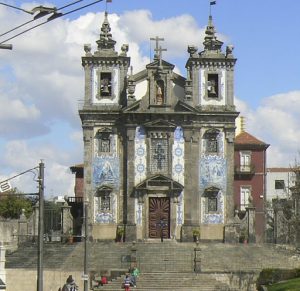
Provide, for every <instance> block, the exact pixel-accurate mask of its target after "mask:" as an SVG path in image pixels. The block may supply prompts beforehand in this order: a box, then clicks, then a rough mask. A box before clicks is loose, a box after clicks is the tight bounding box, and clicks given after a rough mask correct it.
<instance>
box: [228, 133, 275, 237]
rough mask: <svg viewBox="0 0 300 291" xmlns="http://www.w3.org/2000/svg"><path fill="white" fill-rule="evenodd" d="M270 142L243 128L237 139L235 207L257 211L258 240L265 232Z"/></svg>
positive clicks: (256, 227)
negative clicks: (267, 142)
mask: <svg viewBox="0 0 300 291" xmlns="http://www.w3.org/2000/svg"><path fill="white" fill-rule="evenodd" d="M268 147H269V145H268V144H266V143H264V142H263V141H261V140H259V139H257V138H256V137H254V136H252V135H251V134H249V133H248V132H246V131H244V130H242V131H241V133H239V134H238V135H237V136H236V138H235V142H234V165H235V169H234V193H235V196H234V197H235V201H234V202H235V209H236V210H237V211H242V212H243V211H244V212H246V211H247V209H254V210H255V234H256V241H257V242H263V241H264V235H265V210H264V205H265V201H266V173H267V171H266V150H267V148H268Z"/></svg>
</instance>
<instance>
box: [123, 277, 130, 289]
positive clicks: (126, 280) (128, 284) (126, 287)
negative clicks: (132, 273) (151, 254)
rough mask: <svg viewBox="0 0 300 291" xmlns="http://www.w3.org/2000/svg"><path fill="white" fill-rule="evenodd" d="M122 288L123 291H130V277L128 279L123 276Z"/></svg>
mask: <svg viewBox="0 0 300 291" xmlns="http://www.w3.org/2000/svg"><path fill="white" fill-rule="evenodd" d="M124 288H125V291H130V277H129V275H126V276H125V279H124Z"/></svg>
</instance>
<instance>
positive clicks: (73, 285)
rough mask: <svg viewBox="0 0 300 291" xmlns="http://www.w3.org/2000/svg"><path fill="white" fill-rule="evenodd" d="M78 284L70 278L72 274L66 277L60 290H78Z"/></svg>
mask: <svg viewBox="0 0 300 291" xmlns="http://www.w3.org/2000/svg"><path fill="white" fill-rule="evenodd" d="M78 290H79V289H78V286H77V285H76V283H75V280H74V279H73V278H72V275H70V276H69V277H68V278H67V281H66V284H65V285H64V286H63V288H62V290H61V291H78Z"/></svg>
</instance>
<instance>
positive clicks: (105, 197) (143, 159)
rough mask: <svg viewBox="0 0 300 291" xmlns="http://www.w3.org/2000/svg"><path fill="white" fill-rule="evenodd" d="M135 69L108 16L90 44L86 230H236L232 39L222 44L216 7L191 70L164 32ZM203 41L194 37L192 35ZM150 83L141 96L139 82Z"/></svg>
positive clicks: (226, 235)
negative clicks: (170, 56)
mask: <svg viewBox="0 0 300 291" xmlns="http://www.w3.org/2000/svg"><path fill="white" fill-rule="evenodd" d="M154 40H155V42H156V46H155V49H154V51H155V54H154V57H153V59H152V60H150V63H149V64H148V65H146V67H145V69H144V70H142V71H140V72H138V73H136V74H133V73H132V69H130V53H129V47H128V45H127V44H124V45H122V47H121V51H120V52H117V51H116V50H115V45H116V41H115V40H114V39H113V35H112V33H111V28H110V24H109V21H108V15H107V13H105V18H104V21H103V24H102V27H101V32H100V38H99V39H98V40H97V41H96V43H97V49H96V51H94V52H92V49H91V45H85V46H84V51H85V56H83V57H82V65H83V68H84V72H85V93H84V102H83V104H82V106H81V108H80V110H79V115H80V118H81V121H82V128H83V139H84V198H85V201H86V203H88V209H89V211H88V221H89V225H90V232H91V233H90V235H91V236H92V237H93V239H95V240H102V239H114V238H115V237H116V230H117V228H118V227H124V230H125V238H126V241H139V240H151V239H159V238H161V236H163V238H165V239H176V240H180V241H191V240H192V238H193V231H194V230H199V231H200V239H201V240H220V241H224V240H225V241H226V240H230V237H232V236H233V235H234V228H233V225H234V223H233V222H234V193H233V191H234V190H233V180H234V137H235V119H236V117H237V116H238V112H237V111H236V110H235V106H234V66H235V62H236V59H235V58H234V56H233V47H232V46H227V47H226V50H225V51H224V50H223V49H222V46H223V43H222V42H221V41H220V40H218V39H217V36H216V31H215V27H214V24H213V20H212V16H211V15H210V16H209V20H208V25H207V27H206V31H205V38H204V41H203V46H204V49H203V51H198V48H197V47H196V46H193V45H190V46H188V47H187V52H188V54H187V61H186V76H181V75H179V74H177V73H175V72H174V67H175V66H174V65H173V64H171V63H169V62H167V61H166V60H164V59H163V51H164V50H165V49H163V48H162V42H161V41H162V40H163V39H161V38H159V37H156V38H154ZM198 41H201V40H198V39H195V42H198ZM140 82H146V83H147V86H146V87H147V90H146V93H145V95H144V96H139V95H138V94H136V92H135V91H136V90H135V89H136V86H137V84H139V83H140Z"/></svg>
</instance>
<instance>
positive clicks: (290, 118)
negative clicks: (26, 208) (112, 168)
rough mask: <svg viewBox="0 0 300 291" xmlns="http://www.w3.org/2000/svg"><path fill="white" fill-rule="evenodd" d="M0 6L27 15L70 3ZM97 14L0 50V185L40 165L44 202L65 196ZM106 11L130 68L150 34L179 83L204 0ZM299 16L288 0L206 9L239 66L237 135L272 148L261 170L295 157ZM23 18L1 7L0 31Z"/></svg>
mask: <svg viewBox="0 0 300 291" xmlns="http://www.w3.org/2000/svg"><path fill="white" fill-rule="evenodd" d="M2 2H5V3H10V4H12V5H16V6H18V7H23V8H26V9H28V10H30V9H32V8H33V7H36V6H39V5H44V6H50V7H51V6H55V7H61V6H64V5H66V4H68V3H71V2H74V1H71V0H70V1H66V0H64V1H48V2H38V1H35V2H29V1H28V2H27V1H26V2H25V1H10V0H7V1H2ZM90 2H92V1H89V0H84V1H82V3H78V4H77V5H74V6H72V7H69V8H66V9H65V10H64V11H65V12H66V11H69V10H71V9H74V8H76V7H79V6H82V5H85V4H87V3H90ZM104 9H105V1H103V2H101V3H99V4H95V5H93V6H91V7H89V8H86V9H83V10H81V11H79V12H77V13H74V14H70V15H68V16H66V17H63V18H60V19H57V20H55V21H52V22H50V23H48V24H46V25H44V26H42V27H40V28H36V29H34V30H33V31H31V32H29V33H26V34H24V35H22V36H19V37H18V38H16V39H14V40H11V41H10V43H12V44H13V46H14V48H13V50H12V51H8V50H0V150H1V153H2V155H1V156H0V165H1V168H0V180H1V178H5V177H8V176H12V175H14V174H16V173H18V172H22V171H24V170H26V169H27V168H32V167H34V166H35V165H37V163H38V162H39V159H40V158H43V159H45V163H46V175H47V176H46V179H47V183H48V186H47V185H46V188H47V189H48V190H47V189H46V194H47V195H50V194H53V193H54V195H66V194H67V195H72V192H73V186H74V185H73V180H74V179H73V178H74V177H73V176H72V175H71V174H70V172H69V166H70V165H73V164H76V163H81V162H82V157H83V153H82V135H81V124H80V120H79V116H78V101H79V100H82V99H83V70H82V67H81V56H82V55H83V53H84V52H83V44H85V43H92V44H93V45H94V44H95V41H96V39H98V35H99V33H100V25H101V23H102V21H103V11H104ZM108 11H109V13H110V15H109V21H110V23H111V26H112V33H113V37H114V39H115V40H116V41H117V42H118V45H119V47H120V46H121V45H122V44H123V43H129V46H130V48H129V55H130V56H131V58H132V64H133V66H134V70H140V69H142V68H143V67H144V65H146V64H147V62H149V38H150V37H153V36H155V35H159V36H163V37H164V38H165V42H164V44H163V45H164V47H166V48H167V49H168V51H167V52H166V53H164V59H165V60H167V61H169V62H171V63H173V64H175V65H176V66H177V69H178V71H179V72H180V73H181V74H182V75H183V76H185V67H184V66H185V62H186V60H187V58H188V53H187V51H186V49H187V45H188V44H192V45H197V46H198V47H199V50H201V49H202V42H203V32H204V29H205V26H206V24H207V20H208V14H209V1H207V0H185V1H183V0H173V1H166V0H151V1H150V0H126V1H125V0H113V3H111V4H108ZM299 11H300V2H299V1H295V0H276V1H271V0H265V1H261V0H219V1H218V0H217V5H214V6H213V7H212V15H213V20H214V24H215V27H216V30H217V33H218V37H219V38H220V39H221V40H222V41H224V42H225V44H224V48H225V45H227V44H233V45H234V47H235V49H234V55H235V57H236V58H237V59H238V61H237V64H236V68H235V97H236V106H237V109H238V110H239V111H241V114H242V115H244V116H245V117H246V130H247V131H248V132H250V133H251V134H253V135H255V136H256V137H257V138H259V139H261V140H263V141H265V142H266V143H269V144H271V146H270V148H269V150H268V166H289V165H291V164H292V163H293V159H294V158H295V157H296V155H297V152H298V151H299V149H300V148H299V140H300V130H299V129H298V124H299V123H300V82H299V76H300V57H299V56H298V48H299V46H300V38H299V35H300V17H299V15H298V14H299ZM30 19H31V16H30V15H27V14H25V13H22V12H18V11H16V10H13V9H10V8H6V7H4V6H1V5H0V22H1V30H0V32H1V33H2V32H5V31H7V30H8V29H10V28H12V27H15V26H16V25H18V24H21V23H23V22H25V21H28V20H30ZM18 32H19V31H18ZM12 35H13V34H9V35H8V36H12ZM4 39H5V38H4V37H1V38H0V41H3V40H4ZM30 178H31V177H24V178H22V179H19V180H18V181H14V184H13V186H17V187H19V188H22V189H23V190H24V191H31V189H29V188H30V187H33V186H32V185H34V184H33V183H32V180H30ZM50 189H51V191H50Z"/></svg>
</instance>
